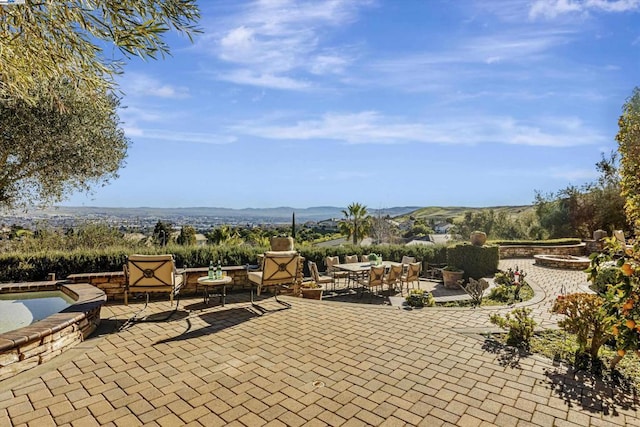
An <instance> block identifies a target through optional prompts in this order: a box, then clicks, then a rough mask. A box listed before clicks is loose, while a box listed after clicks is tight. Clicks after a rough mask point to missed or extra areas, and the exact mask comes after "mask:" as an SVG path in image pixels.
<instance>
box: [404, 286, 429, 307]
mask: <svg viewBox="0 0 640 427" xmlns="http://www.w3.org/2000/svg"><path fill="white" fill-rule="evenodd" d="M405 301H407V304H408V305H409V306H410V307H433V306H434V305H436V300H435V298H433V295H431V292H427V291H425V290H424V289H411V290H410V291H409V295H407V296H406V297H405Z"/></svg>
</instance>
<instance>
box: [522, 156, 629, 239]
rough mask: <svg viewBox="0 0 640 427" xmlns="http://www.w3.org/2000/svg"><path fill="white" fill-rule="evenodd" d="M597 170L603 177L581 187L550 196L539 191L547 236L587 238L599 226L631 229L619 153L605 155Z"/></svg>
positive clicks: (537, 206)
mask: <svg viewBox="0 0 640 427" xmlns="http://www.w3.org/2000/svg"><path fill="white" fill-rule="evenodd" d="M596 170H597V171H598V172H599V173H600V176H599V178H598V180H597V181H595V182H590V183H587V184H584V185H583V186H581V187H576V186H573V185H570V186H567V187H566V188H564V189H562V190H560V191H558V192H557V193H555V194H550V195H547V196H544V195H542V194H540V193H537V194H536V200H535V209H536V214H537V215H538V219H539V221H540V225H541V227H542V228H543V229H544V230H546V232H547V233H548V235H547V236H546V237H549V238H561V237H582V238H587V237H590V236H592V235H593V232H594V231H595V230H598V229H603V230H605V231H608V232H609V233H611V232H612V231H613V230H618V229H622V230H625V231H626V230H628V228H629V227H628V221H627V220H626V218H625V215H624V203H625V202H624V198H623V197H622V195H621V180H620V174H619V172H618V156H617V154H616V153H615V152H613V153H611V154H610V156H609V157H607V156H605V155H604V154H603V155H602V159H601V160H600V161H599V162H597V163H596Z"/></svg>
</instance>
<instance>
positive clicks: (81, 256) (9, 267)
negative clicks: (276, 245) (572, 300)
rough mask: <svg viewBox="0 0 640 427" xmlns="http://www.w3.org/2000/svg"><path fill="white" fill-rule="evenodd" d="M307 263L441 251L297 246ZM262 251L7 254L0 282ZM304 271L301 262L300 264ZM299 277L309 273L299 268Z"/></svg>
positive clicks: (245, 260)
mask: <svg viewBox="0 0 640 427" xmlns="http://www.w3.org/2000/svg"><path fill="white" fill-rule="evenodd" d="M297 249H298V250H299V252H300V254H301V255H302V256H303V257H305V259H306V260H308V261H314V262H316V263H318V265H319V266H324V259H325V257H326V256H328V255H339V256H340V259H344V257H345V255H352V254H358V255H362V254H365V253H366V254H369V253H371V252H375V253H378V254H382V258H383V259H385V260H390V261H400V260H401V259H402V256H403V255H408V256H413V257H415V258H416V259H417V260H419V261H423V262H428V263H444V260H445V259H446V258H445V256H446V255H445V254H446V247H445V246H444V245H435V246H412V247H407V246H401V245H381V246H373V247H360V246H344V247H338V248H336V247H327V248H323V247H315V246H301V247H299V248H297ZM266 250H268V248H267V247H253V246H248V245H229V246H227V245H207V246H181V245H176V244H170V245H168V246H166V247H164V248H161V247H144V248H142V247H141V248H137V249H131V248H127V247H124V246H122V247H117V246H116V247H110V248H104V249H77V250H72V251H52V250H49V251H41V252H28V253H26V252H25V253H23V252H7V253H2V254H0V282H23V281H38V280H45V279H46V277H47V274H48V273H55V274H56V277H57V278H58V279H63V278H66V277H67V276H68V275H70V274H73V273H94V272H101V271H122V267H123V265H124V263H125V261H126V259H127V256H128V255H129V254H132V253H140V254H161V253H171V254H173V255H174V257H175V260H176V265H177V266H178V268H182V267H206V266H207V265H209V262H210V261H212V260H213V261H214V262H217V261H218V260H221V261H222V264H223V265H246V264H255V263H256V262H257V259H258V255H259V254H262V253H264V251H266ZM305 269H306V263H305ZM305 275H307V276H308V275H309V272H308V271H306V270H305Z"/></svg>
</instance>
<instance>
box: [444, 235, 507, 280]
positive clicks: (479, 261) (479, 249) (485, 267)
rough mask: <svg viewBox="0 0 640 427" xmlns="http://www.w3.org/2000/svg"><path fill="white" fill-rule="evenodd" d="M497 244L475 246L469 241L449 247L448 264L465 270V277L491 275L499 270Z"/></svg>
mask: <svg viewBox="0 0 640 427" xmlns="http://www.w3.org/2000/svg"><path fill="white" fill-rule="evenodd" d="M499 260H500V253H499V250H498V247H497V246H486V245H485V246H474V245H471V244H469V243H462V244H457V245H455V246H452V247H448V248H447V265H448V266H452V267H456V268H460V269H462V270H464V276H465V279H468V278H469V277H473V278H475V279H479V278H481V277H486V276H491V275H492V274H493V273H495V272H496V270H498V261H499Z"/></svg>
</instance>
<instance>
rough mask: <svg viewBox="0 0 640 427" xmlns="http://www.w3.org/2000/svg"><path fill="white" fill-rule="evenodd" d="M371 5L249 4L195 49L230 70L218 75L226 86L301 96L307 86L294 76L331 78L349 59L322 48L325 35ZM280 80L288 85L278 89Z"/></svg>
mask: <svg viewBox="0 0 640 427" xmlns="http://www.w3.org/2000/svg"><path fill="white" fill-rule="evenodd" d="M370 4H372V1H371V0H328V1H317V2H298V1H294V0H260V1H254V2H252V3H251V4H250V5H248V6H247V7H244V8H243V9H242V10H241V12H240V13H238V14H237V15H235V16H233V17H231V18H230V19H229V20H228V21H227V22H225V23H222V24H221V26H222V27H223V28H225V29H223V30H222V31H219V32H218V33H215V32H214V33H213V35H211V36H209V37H204V38H203V43H201V44H200V47H201V48H204V49H206V50H208V51H212V53H214V54H215V55H216V56H217V57H218V58H219V59H220V60H222V61H224V62H226V63H227V64H229V65H230V66H231V68H232V70H231V71H230V72H227V73H223V74H220V75H219V76H220V77H221V78H223V79H225V80H227V81H233V82H236V83H239V84H247V85H254V86H262V87H272V88H276V89H290V90H300V89H303V88H306V87H307V85H306V84H303V83H300V82H301V81H302V80H303V79H302V78H300V77H295V76H294V74H295V73H300V74H302V75H305V74H312V75H324V74H332V73H337V72H341V71H342V70H343V68H344V67H345V66H347V65H348V64H349V63H350V61H351V59H350V57H351V55H349V54H347V53H346V52H341V49H340V48H333V49H331V51H330V52H327V50H326V49H324V48H323V40H324V38H325V34H326V32H327V31H330V30H331V29H334V28H335V29H337V28H340V27H341V26H344V25H348V24H349V23H350V22H352V21H353V20H355V19H356V16H357V12H358V10H359V9H360V8H362V7H364V6H367V5H370ZM345 49H346V48H345ZM347 50H348V49H347ZM229 76H232V77H233V76H236V77H237V76H244V78H229ZM247 76H253V78H247ZM255 76H269V78H255ZM282 79H284V80H286V81H288V83H286V84H282ZM292 82H295V83H296V84H291V83H292Z"/></svg>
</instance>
